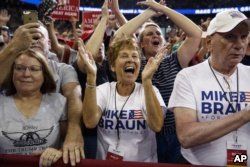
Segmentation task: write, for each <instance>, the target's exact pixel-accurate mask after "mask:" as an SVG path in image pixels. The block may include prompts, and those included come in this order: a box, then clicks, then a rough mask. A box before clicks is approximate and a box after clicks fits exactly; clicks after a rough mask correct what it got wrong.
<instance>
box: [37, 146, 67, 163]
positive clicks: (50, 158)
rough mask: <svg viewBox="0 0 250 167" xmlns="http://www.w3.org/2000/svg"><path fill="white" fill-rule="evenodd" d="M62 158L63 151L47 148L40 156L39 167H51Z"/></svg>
mask: <svg viewBox="0 0 250 167" xmlns="http://www.w3.org/2000/svg"><path fill="white" fill-rule="evenodd" d="M61 157H62V151H60V150H57V149H54V148H47V149H46V150H45V151H44V152H43V153H42V155H41V156H40V161H39V166H42V167H47V166H51V165H52V164H53V163H55V162H56V161H57V160H58V159H60V158H61Z"/></svg>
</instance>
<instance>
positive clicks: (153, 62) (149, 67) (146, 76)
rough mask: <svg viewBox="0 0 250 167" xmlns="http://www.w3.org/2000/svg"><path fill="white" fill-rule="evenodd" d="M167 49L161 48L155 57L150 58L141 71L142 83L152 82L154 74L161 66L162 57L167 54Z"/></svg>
mask: <svg viewBox="0 0 250 167" xmlns="http://www.w3.org/2000/svg"><path fill="white" fill-rule="evenodd" d="M167 51H168V49H167V48H166V47H165V46H164V47H162V48H161V49H160V50H159V51H158V53H157V55H156V56H155V57H150V58H149V60H148V62H147V64H146V66H145V67H144V70H143V71H142V81H146V80H152V78H153V75H154V73H155V72H156V70H157V69H158V67H159V65H160V64H161V62H162V60H163V58H164V55H165V54H166V53H167Z"/></svg>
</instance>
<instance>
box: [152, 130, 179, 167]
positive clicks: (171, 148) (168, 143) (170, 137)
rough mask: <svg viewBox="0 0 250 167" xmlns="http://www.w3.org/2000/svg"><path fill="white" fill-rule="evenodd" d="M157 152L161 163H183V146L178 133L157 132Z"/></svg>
mask: <svg viewBox="0 0 250 167" xmlns="http://www.w3.org/2000/svg"><path fill="white" fill-rule="evenodd" d="M156 140H157V154H158V162H160V163H181V162H180V160H181V159H182V158H183V157H182V155H181V152H180V149H181V146H180V143H179V141H178V138H177V135H176V133H172V134H164V133H157V134H156Z"/></svg>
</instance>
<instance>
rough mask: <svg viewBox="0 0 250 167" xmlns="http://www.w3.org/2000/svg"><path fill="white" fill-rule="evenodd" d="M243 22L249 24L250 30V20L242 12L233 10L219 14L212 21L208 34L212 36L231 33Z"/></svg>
mask: <svg viewBox="0 0 250 167" xmlns="http://www.w3.org/2000/svg"><path fill="white" fill-rule="evenodd" d="M243 21H245V22H246V23H247V25H248V29H249V30H250V19H248V18H247V17H246V16H245V15H244V14H243V13H241V12H240V11H238V10H232V9H231V10H225V11H222V12H219V13H217V14H216V16H215V17H214V18H213V19H212V20H211V22H210V24H209V26H208V28H207V33H206V34H207V35H212V34H214V33H216V32H221V33H225V32H229V31H231V30H232V29H234V28H235V27H236V26H237V25H238V24H240V23H241V22H243Z"/></svg>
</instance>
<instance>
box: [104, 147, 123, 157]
mask: <svg viewBox="0 0 250 167" xmlns="http://www.w3.org/2000/svg"><path fill="white" fill-rule="evenodd" d="M123 157H124V151H123V150H121V149H119V148H118V147H114V146H111V145H110V146H109V148H108V152H107V156H106V160H113V161H122V160H123Z"/></svg>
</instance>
